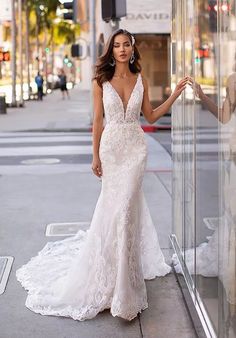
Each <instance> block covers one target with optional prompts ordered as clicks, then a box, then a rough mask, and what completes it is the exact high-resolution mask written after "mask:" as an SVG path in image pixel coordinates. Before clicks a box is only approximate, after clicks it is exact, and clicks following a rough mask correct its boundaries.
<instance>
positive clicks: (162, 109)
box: [142, 77, 188, 124]
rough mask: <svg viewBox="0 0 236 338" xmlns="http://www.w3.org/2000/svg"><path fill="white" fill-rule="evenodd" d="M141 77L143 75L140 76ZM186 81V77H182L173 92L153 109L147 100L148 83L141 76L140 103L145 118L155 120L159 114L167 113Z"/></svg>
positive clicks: (150, 121)
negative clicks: (141, 98) (142, 87)
mask: <svg viewBox="0 0 236 338" xmlns="http://www.w3.org/2000/svg"><path fill="white" fill-rule="evenodd" d="M142 78H143V77H142ZM187 82H188V77H185V78H183V79H182V80H181V81H180V82H179V83H178V84H177V86H176V88H175V90H174V92H173V94H172V95H171V96H170V97H169V98H168V99H167V100H166V101H165V102H164V103H162V104H161V105H160V106H159V107H157V108H155V109H153V108H152V106H151V103H150V100H149V95H148V83H147V81H146V79H145V78H143V86H144V93H143V103H142V112H143V115H144V116H145V118H146V120H147V121H148V122H149V123H151V124H152V123H154V122H156V121H157V120H158V119H159V118H160V117H161V116H163V115H165V114H166V113H168V111H169V109H170V107H171V106H172V104H173V103H174V102H175V100H176V99H177V97H178V96H179V95H180V94H181V93H182V91H183V90H184V89H185V88H186V84H187Z"/></svg>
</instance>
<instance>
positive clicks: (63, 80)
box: [59, 69, 70, 100]
mask: <svg viewBox="0 0 236 338" xmlns="http://www.w3.org/2000/svg"><path fill="white" fill-rule="evenodd" d="M59 80H60V89H61V93H62V100H64V99H65V93H66V95H67V98H68V99H69V98H70V96H69V92H68V89H67V78H66V74H65V71H64V69H62V70H61V73H60V75H59Z"/></svg>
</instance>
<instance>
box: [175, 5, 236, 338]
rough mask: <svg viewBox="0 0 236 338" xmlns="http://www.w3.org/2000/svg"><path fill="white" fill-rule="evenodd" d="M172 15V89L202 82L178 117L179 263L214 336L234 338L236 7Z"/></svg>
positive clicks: (178, 106) (189, 8) (185, 9)
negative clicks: (184, 82)
mask: <svg viewBox="0 0 236 338" xmlns="http://www.w3.org/2000/svg"><path fill="white" fill-rule="evenodd" d="M172 13H173V17H172V83H173V85H174V84H176V83H177V82H178V81H179V80H180V79H181V78H182V77H184V76H186V75H188V76H191V77H192V78H193V79H194V80H195V81H196V82H195V83H194V86H193V88H191V86H188V87H187V89H186V91H185V93H184V94H183V95H182V96H181V97H180V98H179V99H178V100H177V102H176V103H175V105H174V107H173V112H172V154H173V233H172V235H171V242H172V245H173V248H174V251H175V253H174V255H173V262H174V264H175V269H176V272H178V274H177V275H178V276H183V277H184V280H185V283H186V284H187V286H188V289H189V291H190V295H191V297H192V300H193V304H194V306H195V309H196V310H197V312H198V315H199V317H200V319H201V322H202V325H203V328H204V331H205V334H206V336H207V337H219V338H224V337H230V338H233V337H236V119H235V108H236V68H235V66H236V62H235V61H236V4H235V1H233V0H228V1H221V0H218V1H213V0H209V1H205V0H179V1H175V0H173V3H172ZM199 85H200V86H199ZM180 278H181V277H180Z"/></svg>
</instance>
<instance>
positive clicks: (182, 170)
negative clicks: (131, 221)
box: [0, 0, 236, 338]
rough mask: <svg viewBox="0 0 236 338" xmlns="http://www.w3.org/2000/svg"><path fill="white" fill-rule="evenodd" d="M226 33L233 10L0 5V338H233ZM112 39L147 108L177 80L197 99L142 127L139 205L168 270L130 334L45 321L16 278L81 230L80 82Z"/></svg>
mask: <svg viewBox="0 0 236 338" xmlns="http://www.w3.org/2000/svg"><path fill="white" fill-rule="evenodd" d="M235 27H236V4H235V0H207V1H205V0H178V1H175V0H166V1H165V2H163V1H161V0H145V1H141V0H0V338H32V337H35V338H54V337H57V338H139V337H140V338H141V337H142V338H143V337H145V338H173V337H175V336H178V337H180V338H194V337H200V338H202V337H204V338H205V337H207V338H208V337H209V338H216V337H219V338H235V337H236V311H235V304H236V296H235V295H236V287H235V285H236V282H235V276H236V274H235V267H236V264H235V262H236V245H235V243H236V241H235V238H236V237H235V228H236V227H235V219H236V218H235V211H234V210H235V205H236V203H235V196H236V186H235V164H236V162H235V149H236V146H235V144H236V143H235V140H236V138H235V134H236V127H235V121H236V118H235V107H236V101H235V97H236V95H235V81H236V80H235V79H236V77H235V50H236V49H235V47H236V45H235ZM118 28H123V29H126V30H128V31H130V32H131V33H132V34H133V36H134V38H135V43H136V46H137V48H138V50H139V52H140V54H141V64H142V73H143V74H144V76H145V77H146V79H147V81H148V84H149V97H150V102H151V104H152V106H153V108H156V107H157V106H159V105H161V104H162V103H163V102H164V101H165V100H166V99H168V97H169V96H170V95H171V93H172V92H173V90H174V89H175V86H176V84H177V83H178V81H179V80H180V79H181V78H183V77H184V76H186V75H189V76H191V77H192V78H193V79H194V80H196V81H197V82H198V83H199V85H200V86H201V89H202V91H203V95H202V97H203V98H204V99H205V102H203V101H204V100H203V99H200V98H199V97H198V96H199V95H198V96H197V95H195V94H196V92H195V91H194V90H193V89H192V88H191V87H190V86H187V88H186V90H185V92H184V93H183V94H182V95H181V96H180V97H179V98H178V99H177V100H176V102H175V104H174V105H173V106H172V108H171V109H170V111H169V112H168V113H167V114H166V115H164V116H163V117H161V118H160V119H159V120H158V121H156V122H155V123H153V124H149V123H147V121H146V120H145V119H144V117H143V116H142V113H141V117H140V124H141V126H142V128H143V130H144V132H145V138H146V140H147V144H148V163H147V168H146V172H145V177H144V192H145V196H146V199H147V202H148V206H149V208H150V211H151V216H152V218H153V221H154V224H155V226H156V229H157V233H158V236H159V241H160V245H161V248H162V250H163V253H164V255H165V258H166V261H167V263H169V264H172V267H173V271H172V273H171V274H168V275H167V276H165V277H161V278H157V279H155V280H153V281H147V283H146V285H147V291H148V301H149V308H148V309H147V310H145V311H144V312H143V313H142V314H141V315H139V316H138V317H137V318H135V320H133V321H132V322H131V323H127V322H125V321H123V320H121V319H119V318H117V317H116V318H113V317H112V316H111V315H110V314H109V311H104V312H103V313H100V314H98V316H97V317H96V318H94V319H92V320H91V321H85V322H76V321H73V320H72V319H68V318H57V317H49V316H45V317H43V316H40V315H37V314H35V313H33V312H31V311H29V310H28V309H27V308H26V307H25V305H24V304H25V299H26V292H25V290H23V289H22V287H21V285H20V284H19V283H18V282H17V281H16V277H15V271H16V269H18V268H19V267H20V266H21V265H22V264H24V263H26V262H28V260H29V259H30V258H31V257H33V256H35V255H36V254H37V252H38V251H39V250H41V249H42V247H43V246H44V245H45V244H46V243H47V242H48V241H55V240H57V239H61V238H63V237H67V236H71V235H73V234H74V233H76V232H77V231H78V230H79V229H88V227H89V225H90V221H91V218H92V215H93V211H94V208H95V205H96V202H97V199H98V196H99V193H100V189H101V181H100V180H99V179H98V178H97V177H95V176H94V175H93V173H92V170H91V162H92V122H93V99H92V81H91V79H92V77H93V72H94V65H95V62H96V60H97V57H99V56H101V55H102V53H103V51H104V47H105V43H106V41H107V39H108V37H109V36H110V34H111V33H112V32H114V31H115V30H116V29H118ZM63 87H64V89H65V90H64V91H62V88H63ZM227 95H228V96H227ZM229 95H230V98H229ZM207 100H208V101H207ZM209 100H210V101H209ZM227 100H228V101H227ZM206 101H207V102H208V103H209V102H210V107H209V105H207V104H206ZM212 107H213V108H212ZM224 110H225V111H224ZM223 113H225V114H226V115H227V118H228V120H227V119H225V120H224V121H223V120H222V116H221V114H223ZM104 122H105V121H104ZM232 154H234V157H233V156H232ZM230 156H231V157H230ZM218 231H221V232H220V234H221V236H219V239H220V240H219V241H218V237H216V236H217V235H218ZM227 231H228V232H227ZM209 243H210V244H209ZM199 247H200V250H201V248H202V247H205V248H206V251H205V252H204V253H203V255H202V256H203V257H201V256H199V255H198V249H199ZM189 251H191V252H192V259H189V260H188V259H187V254H188V253H189ZM174 253H175V254H176V260H177V262H178V263H179V266H181V269H180V271H179V272H178V273H177V269H175V267H174V265H173V261H172V255H173V254H174ZM218 258H219V259H220V262H218V261H217V259H218ZM206 262H207V263H206ZM204 264H205V265H208V266H207V267H206V269H205V270H204V269H203V270H201V268H202V265H203V266H205V265H204ZM220 264H221V265H220ZM208 267H209V269H211V268H212V267H214V268H215V270H214V273H209V271H208ZM212 269H213V268H212ZM202 271H203V273H202ZM210 272H211V271H210ZM222 276H223V277H222ZM229 300H231V302H230V301H229Z"/></svg>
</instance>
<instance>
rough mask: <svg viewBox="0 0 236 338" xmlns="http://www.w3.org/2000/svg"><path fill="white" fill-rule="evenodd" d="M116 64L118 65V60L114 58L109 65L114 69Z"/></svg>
mask: <svg viewBox="0 0 236 338" xmlns="http://www.w3.org/2000/svg"><path fill="white" fill-rule="evenodd" d="M115 64H116V60H115V58H114V56H112V57H111V61H110V62H109V65H110V66H112V67H114V66H115Z"/></svg>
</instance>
